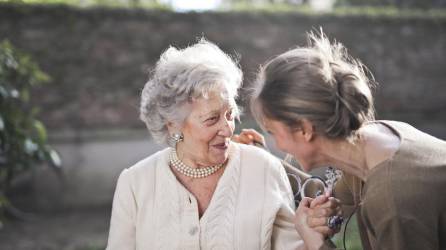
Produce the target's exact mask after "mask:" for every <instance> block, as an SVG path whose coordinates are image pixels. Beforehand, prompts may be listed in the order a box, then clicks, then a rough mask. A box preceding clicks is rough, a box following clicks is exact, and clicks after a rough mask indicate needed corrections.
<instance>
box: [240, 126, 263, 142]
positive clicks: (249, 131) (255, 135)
mask: <svg viewBox="0 0 446 250" xmlns="http://www.w3.org/2000/svg"><path fill="white" fill-rule="evenodd" d="M242 131H243V132H246V133H247V134H249V135H251V136H252V138H253V139H254V140H255V141H257V142H260V143H262V144H263V145H265V137H264V136H263V135H262V134H260V133H259V132H257V131H256V130H255V129H251V128H248V129H242Z"/></svg>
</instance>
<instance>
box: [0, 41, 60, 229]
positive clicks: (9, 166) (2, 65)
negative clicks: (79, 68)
mask: <svg viewBox="0 0 446 250" xmlns="http://www.w3.org/2000/svg"><path fill="white" fill-rule="evenodd" d="M48 81H49V77H48V75H46V74H45V73H44V72H42V71H41V70H40V69H39V67H38V65H37V64H36V63H35V62H34V61H33V60H32V59H31V57H29V56H28V55H25V54H23V53H22V52H20V51H18V50H17V49H15V48H14V47H13V46H12V45H11V43H10V42H8V41H3V42H1V43H0V222H1V220H2V218H4V216H5V214H6V213H7V212H9V214H11V213H12V214H13V215H17V213H16V212H15V211H17V210H16V209H14V207H13V206H12V204H11V203H10V200H9V199H8V197H7V195H8V191H9V189H10V187H11V182H12V180H13V179H14V178H15V177H17V176H18V175H20V174H23V173H24V172H26V171H29V170H30V169H31V168H34V167H36V166H39V165H41V163H49V165H50V166H51V167H53V168H54V169H56V170H57V171H60V167H61V160H60V157H59V155H58V153H57V152H56V151H55V150H54V149H53V148H51V147H50V146H49V145H48V142H47V139H48V138H47V132H46V129H45V126H44V125H43V123H42V122H41V121H39V120H38V119H36V115H37V113H38V109H37V108H36V107H33V106H32V105H31V104H30V98H31V89H32V88H33V87H36V86H38V85H41V84H44V83H47V82H48Z"/></svg>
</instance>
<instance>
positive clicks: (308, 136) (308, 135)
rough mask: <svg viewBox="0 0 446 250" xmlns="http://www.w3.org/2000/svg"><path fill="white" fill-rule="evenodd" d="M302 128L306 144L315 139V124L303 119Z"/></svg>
mask: <svg viewBox="0 0 446 250" xmlns="http://www.w3.org/2000/svg"><path fill="white" fill-rule="evenodd" d="M301 127H302V135H303V137H304V140H305V141H306V142H310V141H312V140H313V139H314V135H315V134H314V132H315V131H314V126H313V124H312V123H311V122H310V121H309V120H307V119H302V121H301Z"/></svg>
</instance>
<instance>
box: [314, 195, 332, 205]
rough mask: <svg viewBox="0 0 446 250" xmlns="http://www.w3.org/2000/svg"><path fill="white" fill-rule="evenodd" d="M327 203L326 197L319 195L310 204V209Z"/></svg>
mask: <svg viewBox="0 0 446 250" xmlns="http://www.w3.org/2000/svg"><path fill="white" fill-rule="evenodd" d="M327 201H328V197H327V196H325V195H319V196H318V197H316V198H314V199H313V201H312V202H311V205H310V208H314V207H316V206H318V205H322V204H324V203H325V202H327Z"/></svg>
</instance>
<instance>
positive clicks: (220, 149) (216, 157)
mask: <svg viewBox="0 0 446 250" xmlns="http://www.w3.org/2000/svg"><path fill="white" fill-rule="evenodd" d="M230 147H231V142H226V143H217V144H212V145H211V146H210V154H211V155H210V156H211V159H212V162H213V164H222V163H225V162H226V161H227V160H228V157H229V148H230Z"/></svg>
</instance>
